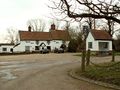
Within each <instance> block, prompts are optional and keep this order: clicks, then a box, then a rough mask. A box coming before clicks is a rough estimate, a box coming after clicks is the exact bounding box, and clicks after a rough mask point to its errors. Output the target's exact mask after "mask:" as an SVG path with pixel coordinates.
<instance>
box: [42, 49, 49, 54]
mask: <svg viewBox="0 0 120 90" xmlns="http://www.w3.org/2000/svg"><path fill="white" fill-rule="evenodd" d="M40 53H42V54H45V53H49V50H48V49H42V50H40Z"/></svg>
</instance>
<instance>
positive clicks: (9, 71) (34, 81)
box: [0, 53, 119, 90]
mask: <svg viewBox="0 0 120 90" xmlns="http://www.w3.org/2000/svg"><path fill="white" fill-rule="evenodd" d="M74 55H75V54H74V53H65V54H53V53H50V54H30V55H16V56H0V90H112V89H109V88H105V87H102V86H98V85H95V84H91V83H88V82H84V81H81V80H76V79H73V78H71V77H69V76H68V71H69V70H71V69H72V68H75V67H78V66H80V57H78V56H74ZM110 58H111V57H102V58H100V57H92V60H93V62H97V63H99V62H105V61H108V60H110ZM117 58H118V59H119V57H117ZM96 60H97V61H96Z"/></svg>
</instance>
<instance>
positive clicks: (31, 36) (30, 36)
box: [19, 30, 69, 41]
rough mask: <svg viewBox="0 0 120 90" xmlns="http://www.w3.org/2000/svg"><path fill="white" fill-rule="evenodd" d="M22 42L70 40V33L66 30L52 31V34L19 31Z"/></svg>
mask: <svg viewBox="0 0 120 90" xmlns="http://www.w3.org/2000/svg"><path fill="white" fill-rule="evenodd" d="M19 34H20V40H33V41H34V40H69V33H68V31H65V30H51V32H29V31H19Z"/></svg>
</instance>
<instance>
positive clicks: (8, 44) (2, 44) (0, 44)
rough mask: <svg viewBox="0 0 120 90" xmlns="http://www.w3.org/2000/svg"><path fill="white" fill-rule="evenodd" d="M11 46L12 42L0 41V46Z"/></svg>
mask: <svg viewBox="0 0 120 90" xmlns="http://www.w3.org/2000/svg"><path fill="white" fill-rule="evenodd" d="M6 45H7V46H13V45H14V44H11V43H0V46H6Z"/></svg>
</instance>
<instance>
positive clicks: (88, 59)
mask: <svg viewBox="0 0 120 90" xmlns="http://www.w3.org/2000/svg"><path fill="white" fill-rule="evenodd" d="M89 64H90V49H88V51H87V55H86V66H88V65H89Z"/></svg>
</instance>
